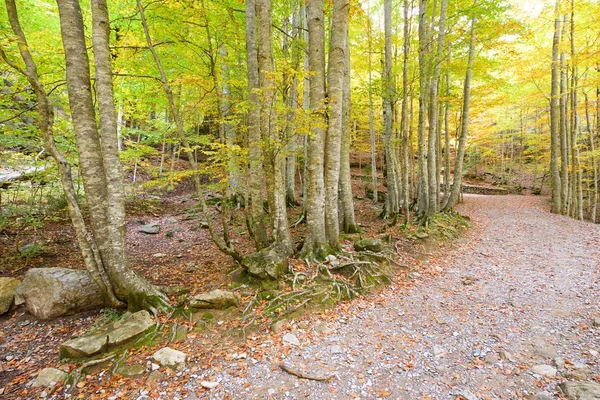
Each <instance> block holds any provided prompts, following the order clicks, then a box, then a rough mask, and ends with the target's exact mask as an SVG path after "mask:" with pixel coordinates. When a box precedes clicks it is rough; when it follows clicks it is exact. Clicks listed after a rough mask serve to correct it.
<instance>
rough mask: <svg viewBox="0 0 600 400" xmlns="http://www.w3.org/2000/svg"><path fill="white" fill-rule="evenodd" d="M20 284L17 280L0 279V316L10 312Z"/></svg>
mask: <svg viewBox="0 0 600 400" xmlns="http://www.w3.org/2000/svg"><path fill="white" fill-rule="evenodd" d="M20 283H21V281H19V280H18V279H13V278H0V315H2V314H4V313H6V312H8V310H10V307H11V306H12V304H13V301H14V300H15V294H16V293H17V287H19V284H20Z"/></svg>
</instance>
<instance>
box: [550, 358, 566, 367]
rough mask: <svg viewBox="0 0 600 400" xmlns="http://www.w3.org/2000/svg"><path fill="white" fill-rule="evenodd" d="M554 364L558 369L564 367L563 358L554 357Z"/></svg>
mask: <svg viewBox="0 0 600 400" xmlns="http://www.w3.org/2000/svg"><path fill="white" fill-rule="evenodd" d="M553 361H554V365H556V368H558V369H563V368H564V367H565V359H564V358H562V357H556V358H554V360H553Z"/></svg>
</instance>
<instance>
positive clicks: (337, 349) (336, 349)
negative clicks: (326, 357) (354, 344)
mask: <svg viewBox="0 0 600 400" xmlns="http://www.w3.org/2000/svg"><path fill="white" fill-rule="evenodd" d="M329 352H330V353H331V354H342V353H343V352H344V350H342V346H340V345H337V344H334V345H333V346H329Z"/></svg>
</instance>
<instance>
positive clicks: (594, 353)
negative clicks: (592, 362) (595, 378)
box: [590, 349, 598, 357]
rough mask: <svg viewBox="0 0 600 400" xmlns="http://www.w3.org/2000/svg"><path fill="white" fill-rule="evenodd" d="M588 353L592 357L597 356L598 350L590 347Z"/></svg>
mask: <svg viewBox="0 0 600 400" xmlns="http://www.w3.org/2000/svg"><path fill="white" fill-rule="evenodd" d="M590 355H591V356H592V357H598V352H597V351H596V350H593V349H590Z"/></svg>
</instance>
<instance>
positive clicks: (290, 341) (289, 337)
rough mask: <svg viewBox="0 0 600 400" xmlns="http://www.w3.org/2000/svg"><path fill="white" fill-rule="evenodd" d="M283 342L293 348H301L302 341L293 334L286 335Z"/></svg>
mask: <svg viewBox="0 0 600 400" xmlns="http://www.w3.org/2000/svg"><path fill="white" fill-rule="evenodd" d="M283 341H284V342H285V343H287V344H291V345H292V346H300V341H299V340H298V338H297V337H296V336H295V335H293V334H291V333H286V334H285V335H283Z"/></svg>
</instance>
